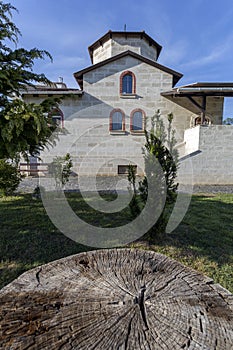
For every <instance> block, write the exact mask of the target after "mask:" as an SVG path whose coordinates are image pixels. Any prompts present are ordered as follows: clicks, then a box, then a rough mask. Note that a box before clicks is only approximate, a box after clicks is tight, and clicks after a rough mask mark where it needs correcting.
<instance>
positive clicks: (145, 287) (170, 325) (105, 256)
mask: <svg viewBox="0 0 233 350" xmlns="http://www.w3.org/2000/svg"><path fill="white" fill-rule="evenodd" d="M0 298H1V306H0V310H1V314H0V315H1V316H0V338H1V345H0V349H4V350H14V349H17V350H26V349H35V350H40V349H41V350H42V349H43V350H45V349H49V350H68V349H69V350H71V349H77V350H84V349H85V350H92V349H95V350H96V349H97V350H98V349H99V350H115V349H122V350H123V349H124V350H126V349H130V350H137V349H140V350H142V349H143V350H147V349H148V350H154V349H155V350H156V349H158V350H161V349H164V350H169V349H171V350H175V349H189V350H191V349H192V350H193V349H195V350H196V349H200V350H214V349H215V350H216V349H219V350H230V349H233V345H232V344H233V295H232V294H230V293H229V292H228V291H227V290H225V289H224V288H222V287H221V286H219V285H216V284H214V283H213V281H212V280H211V279H210V278H207V277H205V276H203V275H202V274H200V273H198V272H196V271H193V270H191V269H189V268H187V267H184V266H183V265H182V264H180V263H178V262H176V261H174V260H172V259H169V258H167V257H166V256H164V255H161V254H157V253H155V252H151V251H143V250H137V249H109V250H99V251H91V252H88V253H81V254H77V255H74V256H70V257H67V258H64V259H60V260H57V261H54V262H51V263H49V264H46V265H43V266H41V267H37V268H35V269H33V270H30V271H28V272H26V273H24V274H23V275H21V276H20V277H19V278H18V279H16V280H15V281H13V282H12V283H10V284H9V285H8V286H6V287H4V288H3V289H2V290H1V291H0Z"/></svg>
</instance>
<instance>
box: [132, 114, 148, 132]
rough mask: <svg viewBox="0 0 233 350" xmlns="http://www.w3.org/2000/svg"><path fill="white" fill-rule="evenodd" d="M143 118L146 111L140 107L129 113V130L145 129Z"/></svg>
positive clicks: (138, 130)
mask: <svg viewBox="0 0 233 350" xmlns="http://www.w3.org/2000/svg"><path fill="white" fill-rule="evenodd" d="M145 118H146V113H145V112H144V111H143V110H142V109H140V108H137V109H134V110H133V111H132V112H131V113H130V131H132V132H140V131H141V132H142V131H144V130H145Z"/></svg>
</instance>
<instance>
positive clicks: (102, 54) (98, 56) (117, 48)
mask: <svg viewBox="0 0 233 350" xmlns="http://www.w3.org/2000/svg"><path fill="white" fill-rule="evenodd" d="M127 50H130V51H133V52H136V53H137V54H139V55H142V56H144V57H146V58H149V59H151V60H153V61H156V59H157V49H156V47H154V46H149V45H148V43H147V42H146V41H145V40H144V39H140V38H138V37H135V38H134V37H131V36H130V37H128V38H127V37H122V36H119V37H117V36H116V35H115V36H114V38H113V39H109V40H108V41H106V42H103V43H102V45H100V46H99V47H97V48H96V49H94V50H93V64H96V63H99V62H102V61H104V60H106V59H108V58H110V57H112V56H116V55H118V54H120V53H122V52H124V51H127Z"/></svg>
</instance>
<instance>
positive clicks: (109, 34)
mask: <svg viewBox="0 0 233 350" xmlns="http://www.w3.org/2000/svg"><path fill="white" fill-rule="evenodd" d="M119 35H121V36H125V38H128V37H135V36H136V37H140V38H141V39H144V40H146V41H147V42H148V43H149V45H150V46H155V48H156V49H157V59H158V57H159V54H160V52H161V50H162V46H161V45H159V44H158V43H157V42H156V41H155V40H154V39H152V38H151V37H150V36H149V35H148V34H146V32H145V31H144V30H143V31H141V32H126V31H124V32H121V31H118V32H116V31H112V30H109V31H108V32H107V33H106V34H104V35H103V36H102V37H101V38H100V39H98V40H96V41H95V42H94V43H93V44H92V45H90V46H89V47H88V51H89V54H90V57H91V62H92V63H93V51H94V50H95V49H97V48H98V47H99V46H102V45H103V43H105V42H106V41H108V40H109V39H112V37H113V36H119Z"/></svg>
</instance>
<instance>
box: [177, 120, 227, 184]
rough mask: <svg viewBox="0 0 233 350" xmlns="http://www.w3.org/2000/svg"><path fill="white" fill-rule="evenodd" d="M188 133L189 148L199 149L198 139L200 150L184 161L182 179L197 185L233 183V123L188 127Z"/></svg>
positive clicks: (182, 162)
mask: <svg viewBox="0 0 233 350" xmlns="http://www.w3.org/2000/svg"><path fill="white" fill-rule="evenodd" d="M198 134H199V135H198ZM186 135H189V136H190V137H189V139H188V138H186V147H187V150H188V149H189V150H191V149H192V147H193V149H196V148H197V147H196V146H197V140H198V139H199V146H198V150H199V151H200V152H199V153H197V154H196V155H194V156H192V157H190V158H187V159H185V160H184V161H181V166H180V171H179V181H180V182H181V183H190V182H192V183H193V184H196V185H232V184H233V142H232V140H233V126H229V125H211V126H201V127H200V126H199V127H196V128H193V129H190V130H188V131H187V132H186ZM188 143H190V144H189V145H188Z"/></svg>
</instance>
